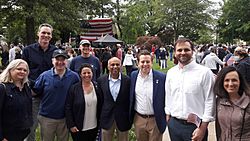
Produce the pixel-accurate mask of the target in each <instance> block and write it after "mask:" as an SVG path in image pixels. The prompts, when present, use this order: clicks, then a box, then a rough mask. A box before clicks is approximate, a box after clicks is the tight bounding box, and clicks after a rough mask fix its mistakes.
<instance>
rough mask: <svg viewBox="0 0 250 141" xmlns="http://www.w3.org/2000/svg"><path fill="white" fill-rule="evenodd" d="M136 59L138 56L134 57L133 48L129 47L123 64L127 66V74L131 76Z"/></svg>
mask: <svg viewBox="0 0 250 141" xmlns="http://www.w3.org/2000/svg"><path fill="white" fill-rule="evenodd" d="M135 60H136V58H134V56H133V54H132V51H131V48H129V49H128V51H127V53H126V55H125V57H124V60H123V64H122V65H123V66H125V67H126V72H127V76H130V74H131V72H132V70H133V66H134V65H135V64H134V63H135Z"/></svg>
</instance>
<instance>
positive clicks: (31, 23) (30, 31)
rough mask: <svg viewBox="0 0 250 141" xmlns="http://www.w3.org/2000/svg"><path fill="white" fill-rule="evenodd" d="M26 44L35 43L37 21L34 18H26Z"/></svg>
mask: <svg viewBox="0 0 250 141" xmlns="http://www.w3.org/2000/svg"><path fill="white" fill-rule="evenodd" d="M25 23H26V44H27V45H29V44H32V43H34V42H35V20H34V17H33V16H29V17H26V19H25Z"/></svg>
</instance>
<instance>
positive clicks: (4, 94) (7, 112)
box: [0, 83, 33, 140]
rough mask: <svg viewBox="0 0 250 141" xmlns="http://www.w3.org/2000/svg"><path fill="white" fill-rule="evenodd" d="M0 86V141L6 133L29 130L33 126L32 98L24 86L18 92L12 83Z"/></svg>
mask: <svg viewBox="0 0 250 141" xmlns="http://www.w3.org/2000/svg"><path fill="white" fill-rule="evenodd" d="M5 86H6V88H5V87H4V85H3V84H0V113H1V114H0V140H2V139H3V138H4V137H5V136H4V133H6V132H15V131H17V130H22V129H29V128H30V127H32V125H33V119H32V96H31V90H30V88H29V87H28V86H27V85H25V86H24V88H23V90H22V91H20V90H19V88H17V87H16V86H15V85H14V84H13V83H5Z"/></svg>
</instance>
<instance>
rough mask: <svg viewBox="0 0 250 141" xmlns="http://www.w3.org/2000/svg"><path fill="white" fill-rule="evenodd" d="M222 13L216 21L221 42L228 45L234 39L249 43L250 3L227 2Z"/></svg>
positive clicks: (245, 0)
mask: <svg viewBox="0 0 250 141" xmlns="http://www.w3.org/2000/svg"><path fill="white" fill-rule="evenodd" d="M222 12H223V14H222V16H221V17H220V18H219V20H218V30H219V34H220V37H221V38H222V40H223V41H224V42H228V43H233V41H234V39H242V40H245V41H250V18H249V17H250V1H249V0H227V1H225V3H224V6H223V7H222Z"/></svg>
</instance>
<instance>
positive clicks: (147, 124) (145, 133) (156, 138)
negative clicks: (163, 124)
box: [134, 113, 162, 141]
mask: <svg viewBox="0 0 250 141" xmlns="http://www.w3.org/2000/svg"><path fill="white" fill-rule="evenodd" d="M134 126H135V135H136V139H137V141H162V134H161V133H160V131H159V129H158V127H157V125H156V121H155V118H154V117H150V118H143V117H141V116H140V115H138V114H137V113H136V114H135V119H134Z"/></svg>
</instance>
